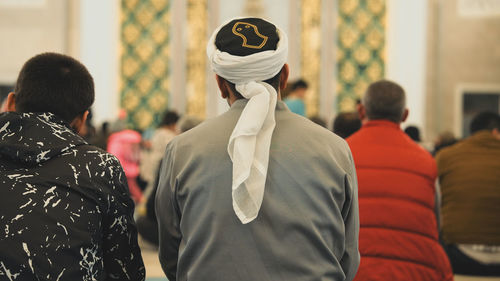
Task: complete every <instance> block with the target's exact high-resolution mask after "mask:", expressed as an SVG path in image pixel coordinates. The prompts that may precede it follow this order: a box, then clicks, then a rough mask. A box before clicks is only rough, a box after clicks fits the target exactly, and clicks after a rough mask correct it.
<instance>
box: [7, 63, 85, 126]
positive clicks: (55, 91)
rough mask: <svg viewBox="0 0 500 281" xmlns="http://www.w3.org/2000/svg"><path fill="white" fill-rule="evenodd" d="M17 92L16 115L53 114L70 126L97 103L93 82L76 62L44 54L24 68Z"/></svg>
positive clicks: (17, 84)
mask: <svg viewBox="0 0 500 281" xmlns="http://www.w3.org/2000/svg"><path fill="white" fill-rule="evenodd" d="M14 92H15V101H16V111H18V112H51V113H53V114H55V115H57V116H59V117H60V118H62V119H63V120H65V121H66V122H71V121H73V119H75V118H76V117H77V116H78V115H82V114H83V113H84V112H85V111H86V110H88V109H89V108H90V106H91V105H92V103H93V102H94V81H93V79H92V76H91V75H90V73H89V72H88V70H87V69H86V68H85V66H84V65H83V64H81V63H80V62H79V61H77V60H75V59H74V58H72V57H69V56H65V55H61V54H56V53H43V54H40V55H37V56H34V57H33V58H31V59H29V60H28V61H27V62H26V63H25V64H24V66H23V68H22V69H21V72H20V73H19V77H18V78H17V83H16V87H15V89H14Z"/></svg>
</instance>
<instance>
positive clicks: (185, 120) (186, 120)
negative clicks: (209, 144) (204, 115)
mask: <svg viewBox="0 0 500 281" xmlns="http://www.w3.org/2000/svg"><path fill="white" fill-rule="evenodd" d="M201 122H203V120H201V119H200V118H198V117H195V116H188V115H186V116H183V117H181V118H180V119H179V126H178V127H179V130H180V132H181V133H184V132H187V131H189V130H191V129H192V128H194V127H196V126H198V125H199V124H200V123H201Z"/></svg>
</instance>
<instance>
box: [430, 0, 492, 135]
mask: <svg viewBox="0 0 500 281" xmlns="http://www.w3.org/2000/svg"><path fill="white" fill-rule="evenodd" d="M458 3H459V0H429V25H428V26H429V30H428V34H429V35H428V39H429V40H428V45H427V47H428V55H427V75H426V78H427V79H426V81H427V106H426V122H425V124H426V133H427V136H430V137H435V136H436V135H437V134H438V133H439V132H442V131H445V130H447V131H452V132H453V131H454V129H455V127H457V125H459V124H457V122H458V123H459V122H461V120H458V119H459V118H458V117H457V116H459V115H457V112H456V111H457V109H456V106H455V103H456V102H457V91H458V89H459V88H460V87H461V86H463V85H472V84H474V85H485V86H487V85H492V84H500V17H499V16H496V17H495V16H490V17H486V16H485V17H478V16H465V15H463V14H459V11H458Z"/></svg>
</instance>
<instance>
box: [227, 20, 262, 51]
mask: <svg viewBox="0 0 500 281" xmlns="http://www.w3.org/2000/svg"><path fill="white" fill-rule="evenodd" d="M238 25H243V27H237V26H238ZM243 28H245V29H249V28H253V30H254V32H255V34H256V35H257V36H259V37H260V38H262V39H263V41H262V43H261V44H260V45H258V46H257V45H249V44H247V42H248V39H247V37H246V36H245V35H243V34H241V33H240V32H241V31H243ZM233 34H234V35H237V36H239V37H241V38H242V39H243V44H241V46H242V47H247V48H252V49H262V47H264V45H266V42H267V38H268V37H267V36H264V35H262V34H260V32H259V29H258V28H257V26H256V25H253V24H251V23H246V22H241V21H239V22H236V23H235V24H234V26H233Z"/></svg>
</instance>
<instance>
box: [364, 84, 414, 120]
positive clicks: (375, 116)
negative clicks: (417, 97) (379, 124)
mask: <svg viewBox="0 0 500 281" xmlns="http://www.w3.org/2000/svg"><path fill="white" fill-rule="evenodd" d="M358 113H359V117H360V119H361V120H362V121H363V122H365V121H372V120H387V121H391V122H394V123H396V124H400V123H401V122H404V121H405V120H406V118H408V109H407V108H406V98H405V91H404V90H403V88H402V87H401V86H399V85H398V84H396V83H394V82H392V81H387V80H380V81H377V82H374V83H372V84H370V86H369V87H368V89H367V90H366V92H365V95H364V97H363V99H362V100H361V104H360V105H359V106H358Z"/></svg>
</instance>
